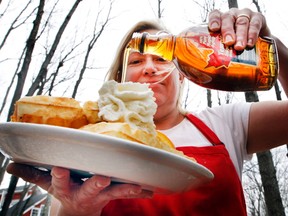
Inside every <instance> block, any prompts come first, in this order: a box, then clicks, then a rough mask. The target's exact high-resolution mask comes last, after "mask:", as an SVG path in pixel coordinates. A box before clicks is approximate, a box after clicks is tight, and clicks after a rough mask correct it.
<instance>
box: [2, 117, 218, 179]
mask: <svg viewBox="0 0 288 216" xmlns="http://www.w3.org/2000/svg"><path fill="white" fill-rule="evenodd" d="M15 129H16V130H15ZM35 129H37V130H39V131H40V132H42V133H41V134H40V137H43V133H48V132H55V133H56V135H61V136H64V135H65V134H69V133H70V134H71V135H73V137H76V138H78V139H81V138H82V137H85V139H89V140H90V139H91V140H92V139H95V138H96V139H101V140H102V141H103V142H108V143H111V142H112V144H113V145H118V144H122V145H123V143H125V148H129V149H133V151H145V152H148V153H152V154H156V155H157V154H159V155H161V157H167V158H169V159H171V160H174V161H177V163H180V164H185V165H186V166H190V165H191V170H192V167H193V169H194V170H195V169H196V170H197V175H202V177H203V178H205V179H206V180H207V181H210V180H212V179H213V178H214V175H213V173H212V172H211V171H210V170H209V169H208V168H206V167H205V166H203V165H201V164H198V163H197V162H194V161H192V160H190V159H188V158H185V157H182V156H180V155H177V154H174V153H172V152H167V151H165V150H162V149H158V148H155V147H152V146H148V145H144V144H139V143H137V142H133V141H130V140H125V139H121V138H117V137H111V136H109V135H103V134H97V133H93V132H89V131H83V130H78V129H73V128H65V127H61V126H53V125H45V124H35V123H21V122H4V123H0V134H7V132H8V131H9V132H10V133H11V130H12V133H11V134H13V135H17V134H18V135H19V134H20V135H22V134H23V133H24V132H23V130H24V131H25V130H26V131H31V130H35ZM19 130H22V132H21V133H20V132H19ZM39 131H38V132H39ZM88 144H89V147H90V146H91V142H89V143H88ZM81 145H86V146H87V143H85V142H84V143H82V144H81ZM0 150H1V152H2V153H4V154H5V152H3V151H2V143H0ZM8 156H9V154H8ZM10 159H11V155H10ZM71 169H74V168H73V167H71ZM84 171H85V170H84Z"/></svg>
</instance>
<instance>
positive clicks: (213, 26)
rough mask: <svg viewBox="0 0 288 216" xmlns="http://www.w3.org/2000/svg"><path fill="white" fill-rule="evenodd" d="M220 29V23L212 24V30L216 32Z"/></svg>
mask: <svg viewBox="0 0 288 216" xmlns="http://www.w3.org/2000/svg"><path fill="white" fill-rule="evenodd" d="M218 28H219V23H218V22H212V23H211V25H210V29H211V30H215V29H218Z"/></svg>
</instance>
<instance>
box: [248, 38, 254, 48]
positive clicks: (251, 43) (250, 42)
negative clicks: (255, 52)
mask: <svg viewBox="0 0 288 216" xmlns="http://www.w3.org/2000/svg"><path fill="white" fill-rule="evenodd" d="M248 45H250V46H252V45H253V39H251V38H249V39H248Z"/></svg>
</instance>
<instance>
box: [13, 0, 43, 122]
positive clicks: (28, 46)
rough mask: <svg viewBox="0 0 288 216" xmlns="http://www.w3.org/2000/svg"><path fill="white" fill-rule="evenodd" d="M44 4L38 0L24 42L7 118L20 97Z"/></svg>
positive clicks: (41, 0)
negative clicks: (35, 11)
mask: <svg viewBox="0 0 288 216" xmlns="http://www.w3.org/2000/svg"><path fill="white" fill-rule="evenodd" d="M44 6H45V0H40V1H39V6H38V11H37V15H36V18H35V21H34V22H33V28H32V30H31V33H30V35H29V37H28V39H27V42H26V49H25V57H24V60H23V64H22V68H21V70H20V72H19V73H18V81H17V86H16V89H15V92H14V95H13V98H12V101H11V105H10V109H9V113H8V120H9V118H10V116H11V115H12V113H13V110H14V104H15V102H16V101H17V100H18V99H19V98H20V97H21V94H22V91H23V87H24V83H25V80H26V76H27V73H28V69H29V65H30V63H31V59H32V53H33V50H34V47H35V43H36V39H37V34H38V30H39V27H40V24H41V20H42V15H43V13H44Z"/></svg>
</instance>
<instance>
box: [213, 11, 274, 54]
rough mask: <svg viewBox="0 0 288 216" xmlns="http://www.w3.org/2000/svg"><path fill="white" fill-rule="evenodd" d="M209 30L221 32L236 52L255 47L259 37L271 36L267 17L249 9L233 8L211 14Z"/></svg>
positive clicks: (225, 41) (224, 39)
mask: <svg viewBox="0 0 288 216" xmlns="http://www.w3.org/2000/svg"><path fill="white" fill-rule="evenodd" d="M209 28H210V30H212V31H221V34H222V36H223V41H224V43H225V44H226V45H234V49H236V50H243V49H245V47H253V46H254V45H255V43H256V40H257V38H258V36H271V33H270V30H269V28H268V26H267V23H266V19H265V17H264V16H263V15H262V14H261V13H258V12H253V11H251V10H250V9H247V8H246V9H241V10H239V9H236V8H232V9H230V10H229V11H227V12H225V13H223V12H220V11H219V10H213V11H212V12H211V13H210V14H209Z"/></svg>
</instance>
